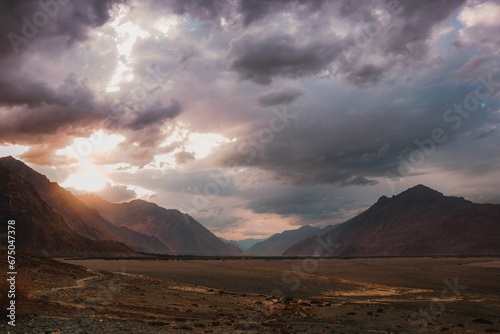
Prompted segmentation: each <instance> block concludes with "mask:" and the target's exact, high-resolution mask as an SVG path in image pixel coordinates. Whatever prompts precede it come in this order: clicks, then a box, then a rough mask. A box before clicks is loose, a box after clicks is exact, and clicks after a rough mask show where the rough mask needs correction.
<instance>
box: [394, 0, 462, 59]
mask: <svg viewBox="0 0 500 334" xmlns="http://www.w3.org/2000/svg"><path fill="white" fill-rule="evenodd" d="M465 2H466V0H448V1H433V0H423V1H404V2H401V4H402V7H403V10H402V13H401V18H402V19H403V22H404V23H403V26H402V27H400V28H398V29H392V30H390V34H388V36H387V37H386V40H385V43H386V44H385V45H386V50H387V51H388V52H394V53H399V54H407V53H408V51H409V48H408V47H409V45H410V44H411V43H417V42H419V41H426V40H427V39H428V38H429V37H430V33H431V31H432V28H433V27H434V26H435V25H436V24H438V23H439V22H441V21H443V20H444V19H446V18H448V17H449V16H450V15H451V13H453V12H454V11H455V10H456V9H458V8H459V7H461V6H462V5H463V4H464V3H465Z"/></svg>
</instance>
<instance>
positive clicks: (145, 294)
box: [0, 256, 500, 334]
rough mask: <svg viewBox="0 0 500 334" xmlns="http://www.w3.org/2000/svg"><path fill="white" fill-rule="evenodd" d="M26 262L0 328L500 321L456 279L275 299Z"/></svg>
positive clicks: (414, 326) (437, 326)
mask: <svg viewBox="0 0 500 334" xmlns="http://www.w3.org/2000/svg"><path fill="white" fill-rule="evenodd" d="M123 262H126V261H123ZM19 263H20V266H21V265H22V268H23V269H22V271H20V275H19V277H20V278H22V280H21V281H20V282H18V289H19V296H18V300H19V308H18V310H17V311H18V318H17V323H16V327H15V328H14V327H11V326H7V325H6V322H2V324H1V325H0V331H1V332H6V333H72V334H74V333H483V332H485V333H486V332H498V331H499V329H500V317H499V316H498V313H495V312H496V311H497V309H495V306H499V307H500V305H499V304H497V301H496V300H492V299H491V298H493V297H491V298H490V300H489V304H488V305H489V306H488V308H481V307H479V309H478V311H476V312H475V311H474V303H480V302H481V296H479V295H478V294H477V293H476V292H474V291H471V292H470V293H468V292H467V289H466V288H464V287H463V286H461V285H460V284H459V282H450V284H451V285H450V287H449V289H448V291H447V294H446V296H443V295H442V294H441V295H440V293H439V291H438V293H437V296H434V297H432V296H433V295H435V293H432V291H429V290H426V289H418V288H413V289H412V288H405V287H399V288H394V287H389V286H385V285H381V284H375V283H366V284H359V282H358V281H355V280H350V279H347V278H343V279H339V281H338V284H337V285H336V288H335V289H330V290H328V291H324V293H322V294H316V295H315V296H309V297H296V296H294V297H290V296H288V297H287V296H285V295H283V296H281V297H279V298H277V297H272V296H270V295H268V294H255V293H248V292H245V293H243V292H242V290H240V289H233V290H224V289H220V288H218V287H217V285H216V284H211V283H210V282H208V281H207V284H209V285H212V287H210V286H205V285H200V284H187V283H182V282H175V281H172V280H165V279H156V278H151V277H145V276H139V275H134V274H130V273H119V272H112V271H103V270H97V269H87V268H85V267H81V266H75V265H70V264H67V263H62V262H57V261H54V260H48V259H44V258H36V257H31V256H23V257H22V258H21V259H20V261H19ZM190 265H193V264H190ZM221 265H222V262H221ZM478 269H480V268H479V267H478ZM124 271H126V270H124ZM308 284H310V282H309V283H308ZM453 287H454V289H455V291H454V290H453V289H452V288H453ZM485 296H486V295H484V296H483V297H485ZM2 309H4V308H3V306H2ZM484 310H487V312H485V311H484ZM495 314H496V315H495ZM2 317H3V315H2Z"/></svg>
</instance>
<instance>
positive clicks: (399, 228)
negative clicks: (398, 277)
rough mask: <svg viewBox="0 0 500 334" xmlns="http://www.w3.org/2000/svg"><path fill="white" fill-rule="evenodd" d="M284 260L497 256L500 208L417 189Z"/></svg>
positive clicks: (295, 248)
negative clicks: (319, 257)
mask: <svg viewBox="0 0 500 334" xmlns="http://www.w3.org/2000/svg"><path fill="white" fill-rule="evenodd" d="M321 240H322V241H319V240H318V239H317V238H316V237H314V238H309V239H307V240H304V241H302V242H299V243H297V244H296V245H294V246H293V247H291V248H289V249H288V250H287V251H286V252H285V253H284V255H332V256H386V255H387V256H424V255H493V254H496V255H498V254H500V205H494V204H475V203H472V202H470V201H467V200H465V199H463V198H460V197H447V196H444V195H443V194H441V193H440V192H437V191H435V190H433V189H430V188H428V187H426V186H423V185H418V186H416V187H413V188H410V189H408V190H406V191H404V192H402V193H401V194H399V195H397V196H393V197H392V198H387V197H385V196H382V197H381V198H380V199H379V200H378V201H377V203H375V204H374V205H373V206H371V207H370V208H369V209H368V210H366V211H365V212H363V213H361V214H360V215H358V216H356V217H354V218H352V219H350V220H349V221H347V222H345V223H344V224H342V225H340V226H339V227H337V228H335V229H334V230H332V231H330V232H328V233H326V234H323V235H321Z"/></svg>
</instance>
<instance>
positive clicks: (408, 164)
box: [0, 0, 500, 239]
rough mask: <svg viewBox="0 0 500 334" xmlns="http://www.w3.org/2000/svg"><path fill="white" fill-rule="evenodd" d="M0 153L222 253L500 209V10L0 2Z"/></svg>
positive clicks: (226, 2) (256, 0) (431, 3)
mask: <svg viewBox="0 0 500 334" xmlns="http://www.w3.org/2000/svg"><path fill="white" fill-rule="evenodd" d="M0 36H1V38H2V42H1V43H0V156H7V155H12V156H14V157H15V158H18V159H21V160H22V161H24V162H25V163H27V164H28V165H30V166H31V167H32V168H34V169H35V170H37V171H39V172H41V173H43V174H45V175H47V176H48V177H49V179H51V180H52V181H55V182H58V183H60V184H61V185H62V186H64V187H66V188H68V189H70V190H71V191H73V192H74V193H75V194H81V193H86V192H96V193H97V194H99V195H101V196H102V197H103V198H105V199H107V200H109V201H113V202H123V201H130V200H133V199H136V198H139V199H145V200H148V201H152V202H155V203H157V204H159V205H161V206H163V207H166V208H174V209H179V210H181V211H183V212H186V213H188V214H190V215H191V216H193V217H194V218H196V219H197V220H198V221H199V222H201V223H202V224H203V225H204V226H206V227H207V228H208V229H210V230H211V231H212V232H214V233H215V234H216V235H218V236H221V237H224V238H227V239H245V238H262V237H267V236H269V235H271V234H273V233H276V232H281V231H283V230H285V229H294V228H298V227H300V226H301V225H306V224H310V225H316V226H326V225H328V224H333V223H341V222H344V221H346V220H347V219H349V218H352V217H353V216H355V215H356V214H358V213H360V212H362V211H363V210H365V209H366V208H368V207H369V206H370V205H371V204H373V203H374V202H376V201H377V199H378V198H379V197H380V196H382V195H385V196H392V195H395V194H397V193H399V192H401V191H403V190H405V189H407V188H409V187H412V186H414V185H417V184H425V185H427V186H429V187H431V188H434V189H436V190H438V191H441V192H443V193H444V194H446V195H453V196H463V197H465V198H466V199H469V200H472V201H474V202H480V203H485V202H489V203H500V145H499V144H500V131H499V130H500V94H499V92H500V54H499V52H500V1H478V0H468V1H466V0H449V1H445V0H438V1H436V0H419V1H416V0H405V1H403V0H379V1H349V0H338V1H326V0H310V1H307V0H193V1H183V0H168V1H152V0H129V1H114V0H102V1H98V0H89V1H69V0H40V1H32V0H25V1H11V0H5V1H2V2H1V3H0Z"/></svg>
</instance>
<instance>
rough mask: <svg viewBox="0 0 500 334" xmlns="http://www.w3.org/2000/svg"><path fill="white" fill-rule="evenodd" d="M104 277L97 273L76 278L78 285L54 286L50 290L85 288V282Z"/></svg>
mask: <svg viewBox="0 0 500 334" xmlns="http://www.w3.org/2000/svg"><path fill="white" fill-rule="evenodd" d="M88 271H89V272H92V270H91V269H89V270H88ZM100 277H102V275H101V274H99V273H97V275H96V276H89V277H85V278H80V279H78V280H76V285H70V286H61V287H57V288H52V289H50V292H56V291H61V290H69V289H83V288H84V287H85V282H86V281H88V280H91V279H97V278H100Z"/></svg>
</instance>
